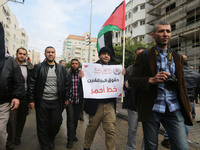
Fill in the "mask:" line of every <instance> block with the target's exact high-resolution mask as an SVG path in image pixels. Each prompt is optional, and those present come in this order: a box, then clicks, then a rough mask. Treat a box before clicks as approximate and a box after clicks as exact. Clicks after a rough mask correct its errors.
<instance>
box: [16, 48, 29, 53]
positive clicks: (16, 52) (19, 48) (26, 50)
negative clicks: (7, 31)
mask: <svg viewBox="0 0 200 150" xmlns="http://www.w3.org/2000/svg"><path fill="white" fill-rule="evenodd" d="M20 49H22V50H24V51H26V54H27V50H26V49H25V48H24V47H20V48H18V49H17V51H16V53H18V52H19V50H20Z"/></svg>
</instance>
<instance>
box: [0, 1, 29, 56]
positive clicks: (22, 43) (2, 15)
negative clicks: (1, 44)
mask: <svg viewBox="0 0 200 150" xmlns="http://www.w3.org/2000/svg"><path fill="white" fill-rule="evenodd" d="M5 2H6V0H0V22H1V23H2V24H3V27H4V31H5V46H6V49H7V50H8V51H9V53H10V55H11V56H13V57H14V56H15V52H16V50H17V48H19V47H24V48H26V49H27V48H28V36H27V34H26V31H25V30H24V29H22V28H19V25H18V22H17V19H16V17H15V15H14V14H12V13H11V11H10V9H9V7H8V5H7V3H5Z"/></svg>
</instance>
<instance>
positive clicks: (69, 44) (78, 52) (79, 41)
mask: <svg viewBox="0 0 200 150" xmlns="http://www.w3.org/2000/svg"><path fill="white" fill-rule="evenodd" d="M88 35H89V32H86V33H84V35H83V36H77V35H69V36H68V37H67V38H66V39H65V41H64V44H63V57H64V60H65V61H66V63H68V62H70V61H71V59H73V58H77V59H78V60H79V61H80V62H81V63H87V62H88V55H89V45H88V43H87V41H88ZM96 42H97V39H96V38H91V43H90V58H89V62H96V61H97V60H98V53H97V48H96Z"/></svg>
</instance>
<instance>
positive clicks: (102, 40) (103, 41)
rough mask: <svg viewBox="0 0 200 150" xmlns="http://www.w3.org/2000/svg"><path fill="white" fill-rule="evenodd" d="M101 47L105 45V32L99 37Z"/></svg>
mask: <svg viewBox="0 0 200 150" xmlns="http://www.w3.org/2000/svg"><path fill="white" fill-rule="evenodd" d="M98 42H99V47H100V49H101V48H102V47H105V40H104V34H103V35H102V36H101V37H100V38H99V39H98Z"/></svg>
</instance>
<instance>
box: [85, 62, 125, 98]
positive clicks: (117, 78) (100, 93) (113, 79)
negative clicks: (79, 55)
mask: <svg viewBox="0 0 200 150" xmlns="http://www.w3.org/2000/svg"><path fill="white" fill-rule="evenodd" d="M82 70H83V72H84V77H83V78H82V83H83V91H84V98H95V99H102V98H116V97H119V96H121V92H122V66H121V65H101V64H96V63H83V64H82Z"/></svg>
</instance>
